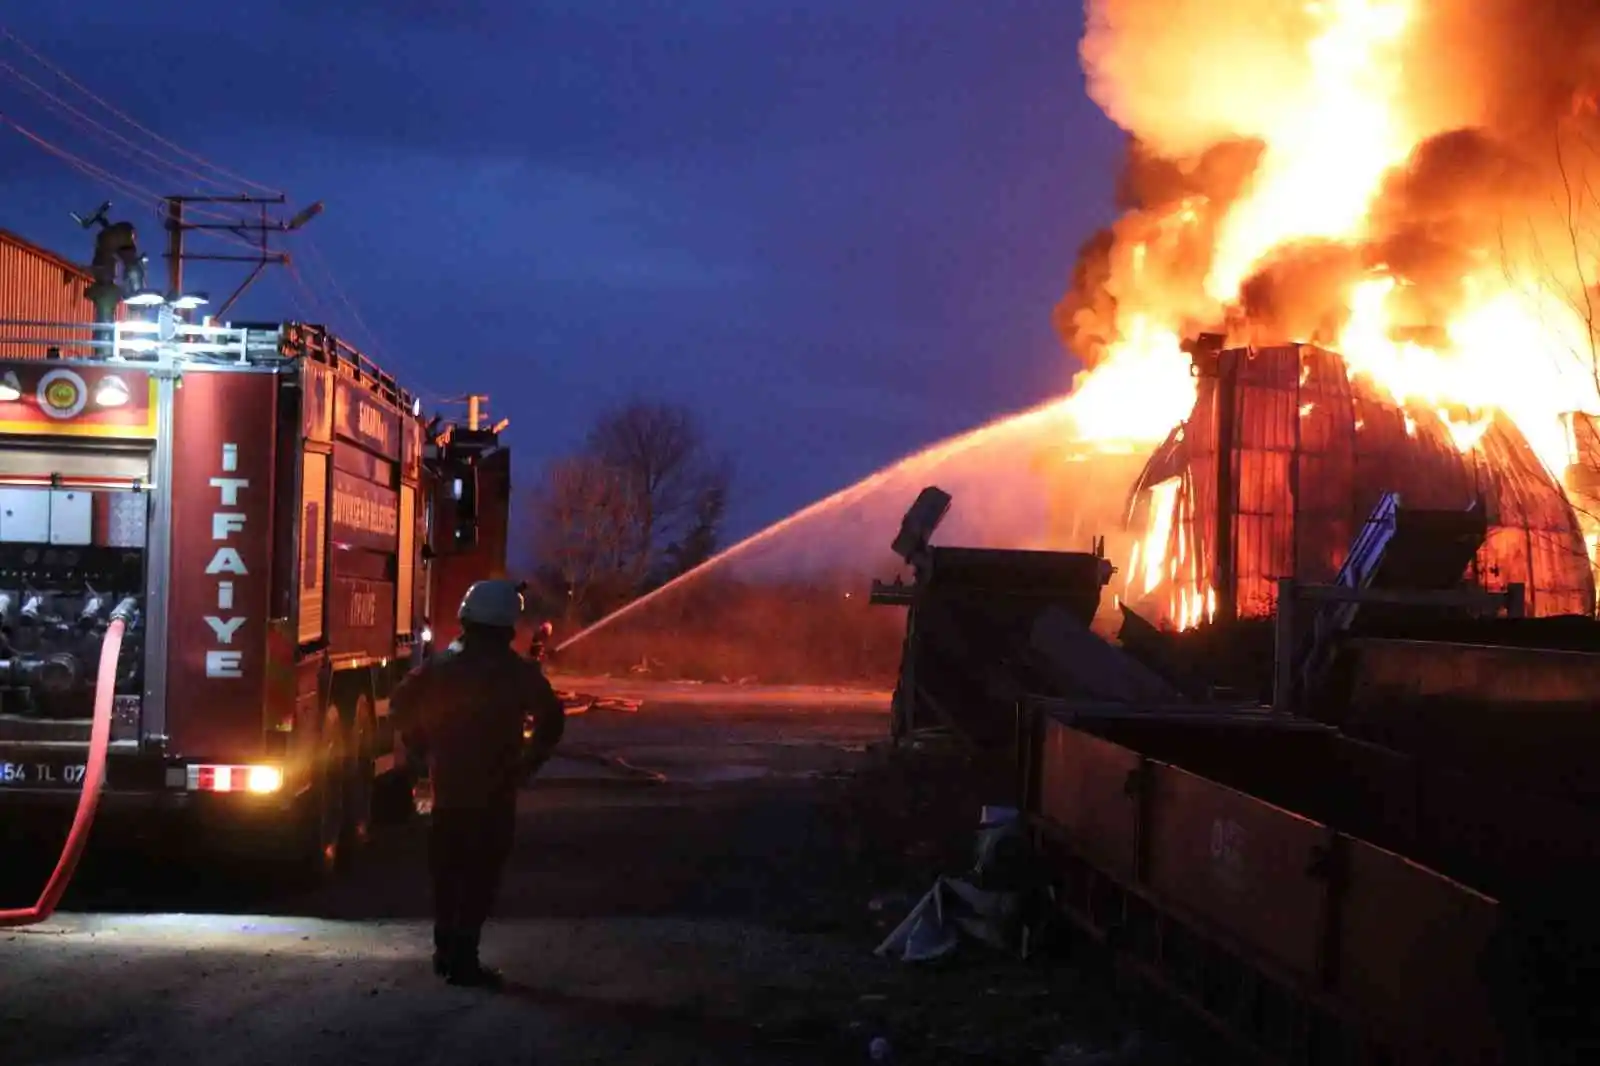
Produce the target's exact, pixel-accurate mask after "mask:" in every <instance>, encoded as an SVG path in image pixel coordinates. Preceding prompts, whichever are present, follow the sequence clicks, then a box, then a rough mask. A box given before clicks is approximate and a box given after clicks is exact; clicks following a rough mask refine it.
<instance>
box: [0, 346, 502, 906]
mask: <svg viewBox="0 0 1600 1066" xmlns="http://www.w3.org/2000/svg"><path fill="white" fill-rule="evenodd" d="M0 340H4V341H6V342H8V347H7V349H6V351H7V353H8V355H10V354H12V353H17V352H19V350H20V349H24V348H28V349H31V350H29V351H28V352H27V355H29V356H30V357H28V358H23V357H15V358H0V822H11V823H13V824H15V823H17V822H19V821H22V820H23V819H22V812H23V811H24V810H29V811H45V812H47V811H49V810H51V809H55V810H58V811H61V810H66V811H70V810H71V809H72V807H73V806H74V805H75V804H76V803H77V800H78V794H79V792H80V788H81V785H82V783H83V780H84V778H85V774H86V764H87V758H88V753H89V748H90V744H89V741H90V733H91V723H92V718H93V708H94V705H95V700H96V695H97V693H96V675H97V671H98V669H99V658H100V647H101V643H100V638H101V636H102V635H104V634H105V632H106V630H107V627H108V625H109V622H110V619H111V618H112V617H113V615H115V616H116V617H118V618H122V619H124V620H125V621H126V627H127V628H126V633H125V634H124V636H123V641H122V650H121V654H120V657H119V659H118V661H117V666H116V673H115V678H116V682H115V693H114V700H113V703H112V718H111V732H110V741H109V749H108V751H109V754H108V756H107V760H106V776H105V786H104V790H103V792H102V793H101V802H100V807H99V811H100V814H99V824H100V825H101V826H105V824H106V823H107V822H108V821H110V822H112V823H119V822H121V823H124V824H127V823H126V822H125V821H124V820H125V819H126V820H127V822H131V823H132V825H133V826H135V827H142V828H149V827H151V826H157V825H159V826H164V827H166V826H176V827H179V828H180V831H181V832H182V833H183V834H184V836H185V837H187V838H198V839H202V840H204V841H206V842H207V843H208V844H212V845H216V846H224V847H226V846H230V845H234V846H243V847H244V848H247V849H248V850H249V852H250V854H253V855H260V854H274V855H281V856H283V857H284V858H285V859H286V860H293V861H295V862H303V863H304V868H305V869H306V870H307V871H308V872H312V873H314V874H316V875H327V874H330V873H332V872H333V871H334V870H335V869H336V868H338V867H339V866H340V865H341V863H342V860H344V859H347V858H348V857H349V856H350V855H351V854H352V853H353V852H354V851H355V850H357V849H359V847H360V846H361V845H362V844H363V843H364V842H365V840H366V838H367V835H368V832H369V829H370V826H371V824H372V819H373V816H374V810H375V809H381V807H382V806H383V804H384V802H385V798H386V795H392V796H394V797H395V798H396V799H397V800H398V799H399V798H400V797H407V798H408V797H409V786H410V781H409V780H407V779H406V770H405V765H406V760H405V759H404V753H403V751H402V750H401V748H402V746H401V743H400V741H399V738H398V736H397V734H396V731H395V730H394V729H393V728H392V725H391V722H390V718H389V716H388V713H387V710H388V696H389V692H390V690H391V689H392V687H393V685H394V684H395V682H396V681H397V680H398V679H399V678H400V676H401V675H402V674H403V673H404V672H405V671H406V670H407V669H409V668H410V666H411V665H412V664H413V663H414V662H415V661H416V660H417V659H418V658H419V657H420V656H422V655H425V654H426V653H427V648H428V642H429V641H430V639H431V627H430V622H431V621H433V617H432V616H433V615H434V614H435V613H437V614H438V615H439V616H441V620H442V616H447V615H448V616H450V617H452V618H453V615H454V607H455V604H454V603H446V602H443V601H442V599H438V598H436V597H435V596H434V594H433V593H434V590H435V589H448V590H458V589H460V588H462V587H463V586H464V584H465V583H467V582H469V581H470V580H474V579H476V578H479V577H490V576H499V575H500V574H501V573H502V572H503V569H504V561H505V554H504V552H505V529H504V523H505V515H506V507H505V506H504V504H505V497H508V495H509V465H508V464H509V456H508V455H507V454H506V453H505V451H504V449H503V448H501V447H500V445H499V443H498V440H497V434H496V433H495V431H493V430H483V429H478V428H477V427H476V426H474V427H472V428H471V429H470V430H468V429H461V430H460V431H459V433H457V432H455V429H456V427H447V428H444V429H441V427H440V426H439V423H438V422H437V421H436V420H435V421H434V422H431V423H429V422H425V421H424V420H423V417H422V412H421V405H420V403H419V401H418V400H417V399H416V398H415V397H414V396H413V395H412V394H411V393H409V392H407V391H406V390H405V389H404V388H402V387H401V386H400V385H399V384H398V383H397V382H395V380H394V379H393V378H391V377H390V376H389V375H388V374H386V373H384V372H383V371H381V370H380V369H378V368H377V367H376V366H374V365H373V364H372V363H371V362H370V361H369V360H368V359H366V358H365V357H363V356H362V355H361V354H360V353H358V352H356V351H355V350H354V349H352V348H351V347H349V346H348V345H346V344H344V343H342V342H341V341H339V340H338V339H337V338H336V337H334V336H333V335H331V334H330V333H329V332H328V331H326V330H325V329H323V328H321V327H318V326H312V325H302V324H286V325H269V326H238V327H219V326H210V325H187V324H183V323H181V322H174V321H173V319H172V317H171V316H170V315H169V316H167V317H166V318H165V319H164V320H163V321H162V322H160V323H157V322H132V321H129V322H117V323H106V324H102V325H70V326H68V325H63V326H59V327H56V326H49V325H47V324H43V323H38V322H27V323H17V322H13V323H6V322H0ZM457 436H459V438H460V439H459V440H456V439H452V438H453V437H457ZM480 472H486V476H484V477H483V478H481V479H480V477H479V474H480ZM492 523H497V524H498V527H499V528H498V529H496V528H490V524H492ZM480 526H483V527H484V528H481V529H480V528H479V527H480ZM441 534H442V536H441ZM452 594H453V595H455V594H458V593H455V592H454V591H452ZM396 805H397V807H398V806H401V804H399V803H398V802H397V804H396ZM111 828H112V829H113V831H115V829H116V828H117V826H116V825H115V824H113V826H112V827H111ZM213 831H214V832H213ZM96 832H97V834H98V833H99V832H100V830H99V829H97V831H96Z"/></svg>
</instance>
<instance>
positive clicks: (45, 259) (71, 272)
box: [0, 231, 94, 359]
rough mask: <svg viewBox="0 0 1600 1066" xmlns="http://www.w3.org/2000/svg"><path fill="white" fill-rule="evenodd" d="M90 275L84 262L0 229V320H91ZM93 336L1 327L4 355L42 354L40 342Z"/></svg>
mask: <svg viewBox="0 0 1600 1066" xmlns="http://www.w3.org/2000/svg"><path fill="white" fill-rule="evenodd" d="M91 280H93V279H92V278H91V277H90V275H89V273H88V272H87V271H86V270H83V269H82V268H81V267H77V266H74V265H72V264H70V263H67V262H66V261H65V260H62V259H58V258H56V257H54V256H52V255H50V254H49V253H47V252H45V251H44V250H43V249H40V248H35V247H33V246H32V245H30V244H28V243H26V242H25V241H22V240H21V239H19V238H17V237H15V236H13V235H12V234H9V233H6V232H4V231H0V319H12V320H20V321H29V322H91V321H93V320H94V306H93V305H92V304H91V303H89V301H88V299H87V298H85V296H84V294H83V293H84V289H85V287H86V286H87V285H88V284H89V283H90V281H91ZM89 339H90V336H89V332H88V331H87V330H60V329H48V328H39V327H7V328H5V329H4V330H0V356H10V357H22V358H32V359H41V358H43V357H44V354H45V345H44V344H42V343H39V342H42V341H66V342H72V341H87V340H89ZM19 341H20V342H24V343H18V342H19Z"/></svg>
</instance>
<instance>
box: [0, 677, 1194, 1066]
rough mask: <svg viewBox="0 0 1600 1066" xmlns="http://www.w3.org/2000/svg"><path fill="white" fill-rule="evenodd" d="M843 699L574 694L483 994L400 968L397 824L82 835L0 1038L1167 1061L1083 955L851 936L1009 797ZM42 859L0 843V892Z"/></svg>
mask: <svg viewBox="0 0 1600 1066" xmlns="http://www.w3.org/2000/svg"><path fill="white" fill-rule="evenodd" d="M867 702H868V703H869V704H870V701H867ZM862 703H863V701H859V700H852V699H850V698H847V697H846V696H844V695H840V696H838V697H835V698H831V699H826V700H817V699H810V700H806V701H800V703H798V704H797V703H796V702H795V701H787V704H786V705H785V704H784V703H780V704H778V705H768V706H764V707H763V706H742V705H739V704H737V703H734V702H729V701H721V702H719V701H716V700H707V701H702V702H699V703H696V702H693V701H688V700H677V701H673V700H660V701H656V702H651V701H650V700H648V699H646V700H645V702H644V704H643V707H642V709H640V710H639V711H637V712H635V713H613V712H594V713H591V714H588V715H584V716H582V717H580V718H575V719H574V720H573V722H572V726H571V728H570V729H569V749H568V750H569V754H570V755H572V756H573V758H570V759H567V760H565V761H563V762H562V763H561V764H559V765H557V764H552V767H551V772H550V773H549V774H548V775H547V776H546V777H545V778H543V779H541V780H540V781H539V782H538V783H537V784H536V785H535V786H534V787H533V788H531V789H529V790H528V791H527V792H526V793H525V794H524V796H523V798H522V803H521V809H520V812H519V831H518V846H517V853H516V856H515V858H514V859H513V863H512V868H511V869H510V870H509V871H508V874H507V877H506V881H505V885H504V889H503V898H502V902H501V906H500V908H499V911H498V915H497V919H496V921H495V922H493V923H492V924H491V927H490V929H489V931H488V933H487V934H486V938H485V955H486V957H487V958H488V960H489V961H490V962H491V963H493V964H496V965H498V966H500V967H501V968H502V969H503V970H504V971H505V973H506V975H507V978H508V979H509V981H510V982H511V985H510V987H509V988H508V989H507V991H506V992H505V993H504V994H502V995H500V996H492V995H488V994H484V993H476V992H469V991H463V990H457V989H450V988H447V987H444V986H442V985H441V984H440V983H438V982H437V981H436V979H434V978H433V976H432V975H431V973H430V972H429V970H428V961H427V959H428V953H429V950H430V945H429V939H428V923H427V892H426V886H425V883H424V873H423V862H424V858H423V856H424V849H423V832H422V827H421V826H420V825H419V824H410V825H405V826H399V827H394V828H392V829H389V830H387V831H385V832H384V833H383V834H382V835H380V837H379V838H378V839H377V840H376V841H375V842H374V844H373V845H372V846H371V848H370V849H369V850H368V852H367V853H366V854H364V855H363V856H362V858H361V861H360V864H359V866H358V868H356V869H355V870H353V871H351V873H350V874H349V875H348V876H347V877H346V878H345V879H343V880H342V881H341V882H340V883H338V884H336V885H334V886H331V887H329V888H326V889H323V890H320V891H317V892H311V893H304V894H282V893H281V892H279V891H275V890H273V889H271V888H267V887H264V886H262V885H260V884H258V883H252V882H250V881H249V880H244V881H241V878H240V877H239V876H236V875H230V873H229V872H228V871H226V870H223V869H220V868H216V867H211V866H205V865H199V866H197V865H189V864H185V865H178V864H175V862H174V861H173V860H171V859H170V858H167V859H164V858H162V857H161V856H141V855H131V854H127V853H123V852H121V851H117V850H110V849H104V848H102V849H101V850H100V851H98V852H95V853H92V855H91V859H90V861H89V862H88V864H87V866H86V868H85V870H84V872H83V874H82V875H81V876H80V879H79V881H78V883H77V884H75V885H74V887H73V890H72V892H71V893H69V896H68V899H67V906H68V910H67V911H66V912H65V913H62V914H60V915H58V916H57V918H56V919H54V920H53V921H52V922H50V923H48V924H46V925H43V926H37V927H33V928H30V929H25V930H11V931H4V930H0V962H3V963H4V965H3V966H0V1061H3V1062H5V1063H7V1064H8V1066H27V1064H33V1063H41V1064H43V1063H83V1064H89V1063H94V1064H102V1063H104V1064H110V1063H134V1062H166V1061H181V1060H183V1059H185V1058H196V1059H198V1058H200V1057H201V1056H203V1057H204V1060H205V1061H206V1062H207V1063H208V1066H212V1064H218V1063H241V1064H242V1063H280V1062H281V1063H290V1062H296V1063H300V1062H307V1063H316V1062H330V1063H331V1062H336V1061H337V1062H342V1063H364V1062H378V1061H383V1060H393V1059H395V1058H396V1057H403V1059H404V1061H407V1062H415V1063H432V1062H439V1063H462V1064H465V1063H473V1062H483V1063H502V1062H504V1063H526V1062H534V1061H540V1062H562V1063H587V1062H594V1063H599V1062H606V1063H623V1064H627V1063H639V1064H644V1063H651V1064H675V1063H685V1064H687V1063H729V1064H732V1063H752V1064H759V1063H796V1064H798V1063H822V1062H827V1063H830V1064H838V1063H841V1062H857V1061H860V1062H865V1061H869V1059H870V1055H869V1047H870V1045H871V1044H872V1042H873V1041H874V1039H875V1038H882V1039H883V1040H884V1041H887V1043H888V1047H889V1049H890V1061H894V1062H902V1063H923V1062H927V1063H934V1062H937V1063H961V1062H972V1063H980V1062H981V1063H995V1064H1005V1063H1029V1064H1038V1063H1043V1062H1047V1061H1050V1062H1056V1063H1062V1064H1065V1063H1068V1062H1077V1063H1086V1062H1090V1061H1124V1062H1130V1063H1131V1062H1157V1061H1160V1062H1167V1061H1178V1057H1177V1056H1176V1053H1175V1051H1174V1050H1173V1046H1172V1044H1171V1042H1170V1040H1169V1041H1165V1042H1163V1041H1160V1040H1157V1039H1156V1038H1155V1037H1154V1036H1152V1035H1150V1034H1154V1033H1160V1032H1165V1033H1169V1034H1170V1033H1172V1032H1176V1030H1174V1029H1173V1028H1172V1027H1171V1025H1170V1024H1169V1020H1168V1019H1167V1018H1166V1016H1165V1015H1157V1014H1154V1013H1152V1010H1151V1008H1150V1007H1149V1005H1148V1003H1147V1002H1146V1001H1145V1000H1143V999H1142V998H1138V997H1134V996H1132V995H1131V994H1128V993H1125V992H1118V991H1117V989H1116V984H1115V982H1114V980H1113V979H1112V977H1111V976H1110V974H1109V973H1108V972H1107V971H1106V970H1105V968H1104V967H1103V966H1102V965H1101V964H1100V963H1098V962H1097V961H1096V960H1095V957H1094V956H1093V954H1092V953H1088V952H1085V951H1082V950H1079V951H1077V952H1076V953H1074V954H1073V955H1072V956H1071V957H1067V958H1062V957H1060V956H1061V951H1060V950H1058V951H1053V952H1051V953H1050V957H1048V958H1036V959H1034V960H1032V961H1029V962H1026V963H1024V962H1020V961H1015V960H1011V959H1007V958H1001V957H998V956H995V955H993V954H991V953H988V952H987V951H986V950H984V949H978V948H973V949H971V950H970V951H965V952H964V953H963V954H962V955H961V956H960V957H959V958H958V959H956V960H954V961H950V962H946V963H943V964H941V965H940V966H939V967H938V968H936V969H932V970H925V969H919V968H915V967H910V966H906V965H904V964H901V963H896V962H891V961H885V960H879V959H876V958H874V956H873V954H872V949H873V948H874V947H875V946H876V945H877V943H878V942H879V941H880V940H881V939H882V937H883V936H884V935H885V934H886V933H887V932H888V931H889V930H890V929H891V928H892V927H893V926H894V925H895V924H897V923H898V922H899V920H900V919H901V918H902V917H903V916H904V914H905V913H906V912H907V910H908V909H909V907H910V906H911V905H912V904H913V903H914V902H915V900H916V898H918V897H919V896H920V895H921V894H922V893H923V892H924V891H925V890H926V889H927V888H928V886H929V885H930V884H931V883H932V880H933V878H934V877H935V876H936V875H937V874H938V873H941V872H949V873H955V872H960V871H962V870H963V869H965V868H967V867H969V866H970V864H971V861H972V847H973V830H974V828H975V826H976V822H977V818H978V810H979V807H980V806H981V805H982V804H984V803H1006V802H1008V801H1009V799H1010V795H1009V791H1008V790H1009V783H1008V781H1007V780H1006V775H1005V774H1004V773H1003V772H1000V773H995V772H989V773H984V772H982V771H980V770H978V769H977V768H975V767H974V766H972V765H970V764H969V762H968V761H967V759H966V757H965V756H963V755H962V754H960V753H959V752H955V751H953V750H951V749H947V748H943V747H938V746H934V747H924V748H922V749H920V750H906V749H901V750H898V751H896V750H892V749H890V748H889V747H888V746H886V745H884V744H883V743H881V741H882V738H883V736H884V734H885V732H886V721H885V714H884V712H883V710H882V708H881V706H871V705H866V706H863V705H862ZM618 760H620V761H621V762H623V763H625V764H627V765H628V766H632V767H635V768H641V769H643V770H648V771H651V772H652V774H653V775H654V776H652V777H647V776H645V775H644V774H641V773H636V772H620V773H619V772H617V771H616V770H615V769H614V767H615V766H616V764H617V761H618ZM607 762H608V763H610V765H611V767H613V768H612V769H607V768H605V767H603V766H601V765H599V764H600V763H607ZM662 778H664V779H665V782H664V783H662ZM43 872H44V871H43V868H42V866H41V857H40V856H25V855H22V854H20V853H18V854H13V855H12V856H11V858H10V859H9V861H8V862H7V863H6V864H5V866H4V869H3V872H0V906H9V905H16V904H21V903H25V902H27V901H28V900H27V896H28V895H29V891H30V889H31V888H32V887H33V886H36V885H37V883H38V880H39V878H41V877H42V876H43ZM1134 1036H1137V1037H1138V1038H1139V1039H1140V1040H1142V1043H1141V1044H1140V1046H1139V1047H1137V1048H1131V1047H1130V1048H1129V1050H1130V1052H1131V1053H1130V1054H1124V1055H1118V1056H1116V1057H1115V1058H1096V1057H1095V1056H1094V1055H1093V1054H1090V1053H1091V1052H1095V1051H1104V1050H1107V1049H1116V1048H1119V1047H1123V1046H1124V1045H1127V1044H1128V1042H1129V1040H1130V1037H1134ZM880 1050H882V1049H881V1045H880ZM1052 1056H1053V1057H1052Z"/></svg>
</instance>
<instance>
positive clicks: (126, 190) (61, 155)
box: [0, 111, 257, 251]
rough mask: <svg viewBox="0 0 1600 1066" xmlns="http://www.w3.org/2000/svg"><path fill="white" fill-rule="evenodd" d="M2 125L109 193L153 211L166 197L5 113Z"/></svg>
mask: <svg viewBox="0 0 1600 1066" xmlns="http://www.w3.org/2000/svg"><path fill="white" fill-rule="evenodd" d="M0 123H3V124H4V125H7V126H10V127H11V128H12V129H13V130H15V131H16V132H17V133H19V134H20V135H22V136H23V137H26V138H27V139H28V140H30V141H32V142H33V143H34V145H36V146H37V147H39V148H40V149H42V150H43V151H45V152H48V153H49V154H51V155H53V156H55V157H56V158H57V159H59V160H61V161H62V162H63V163H66V164H67V165H68V166H69V167H72V168H73V169H74V170H76V171H78V172H79V173H81V174H83V175H84V176H86V177H88V178H90V179H92V180H94V181H96V182H99V183H100V184H102V185H104V186H106V187H107V188H109V189H112V190H114V191H116V192H119V193H123V194H125V195H129V196H132V197H133V198H134V199H135V200H143V201H146V202H147V204H149V205H150V206H151V207H154V205H156V204H158V203H160V202H161V201H162V197H161V196H159V195H157V194H156V193H153V192H151V191H150V190H149V189H146V188H144V187H143V186H140V185H136V184H134V183H133V182H131V181H129V180H127V179H126V178H121V177H118V176H117V175H115V174H113V173H111V172H110V171H108V170H105V169H104V168H102V167H99V166H96V165H95V164H93V163H91V162H89V161H88V160H87V159H84V158H82V157H81V156H78V155H74V154H73V153H72V152H69V151H67V150H66V149H65V148H62V147H60V146H58V145H56V144H53V143H51V142H50V141H48V140H46V139H45V138H43V137H41V136H39V134H37V133H35V132H34V131H33V130H31V129H29V128H28V127H26V126H24V125H22V123H20V122H18V121H17V120H16V119H14V118H12V117H11V116H10V115H7V114H6V113H5V112H3V111H0ZM213 217H215V218H218V219H222V220H224V221H228V222H232V221H234V220H233V219H231V218H228V217H227V216H225V215H216V214H214V215H213ZM205 232H206V235H207V236H210V237H215V238H217V239H218V240H226V241H231V242H233V243H234V244H238V245H241V246H243V247H245V248H249V249H250V250H251V251H256V250H257V249H256V246H255V245H253V244H251V243H250V242H249V241H247V240H245V239H244V238H242V237H239V236H237V235H236V234H233V233H229V232H227V231H225V230H208V231H205Z"/></svg>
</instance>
